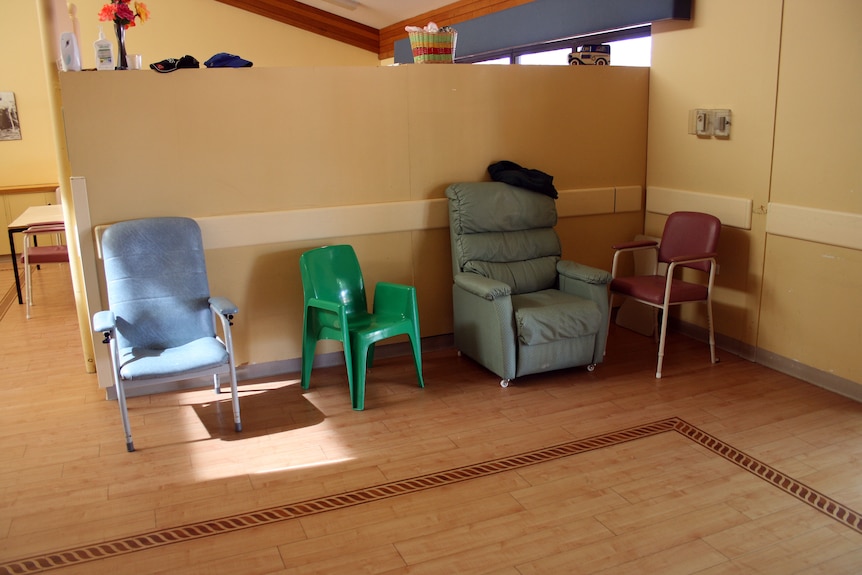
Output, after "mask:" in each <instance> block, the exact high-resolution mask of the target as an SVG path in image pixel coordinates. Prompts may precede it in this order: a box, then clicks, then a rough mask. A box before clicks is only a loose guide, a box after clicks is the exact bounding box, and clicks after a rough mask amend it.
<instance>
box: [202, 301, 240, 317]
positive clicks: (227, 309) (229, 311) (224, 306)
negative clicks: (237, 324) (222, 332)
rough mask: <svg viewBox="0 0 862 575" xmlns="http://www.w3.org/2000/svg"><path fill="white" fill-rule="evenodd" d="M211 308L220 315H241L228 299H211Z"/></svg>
mask: <svg viewBox="0 0 862 575" xmlns="http://www.w3.org/2000/svg"><path fill="white" fill-rule="evenodd" d="M209 304H210V308H211V309H212V310H213V311H214V312H216V313H217V314H219V315H234V314H237V313H239V308H237V307H236V305H235V304H234V303H233V302H232V301H230V300H229V299H228V298H226V297H211V298H210V299H209Z"/></svg>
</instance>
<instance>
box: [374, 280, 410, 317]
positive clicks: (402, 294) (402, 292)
mask: <svg viewBox="0 0 862 575" xmlns="http://www.w3.org/2000/svg"><path fill="white" fill-rule="evenodd" d="M415 301H416V288H415V287H413V286H408V285H403V284H394V283H390V282H378V283H377V285H376V286H375V287H374V307H373V309H372V311H373V313H383V314H389V313H394V314H397V315H405V316H412V315H413V311H414V309H415V303H414V302H415Z"/></svg>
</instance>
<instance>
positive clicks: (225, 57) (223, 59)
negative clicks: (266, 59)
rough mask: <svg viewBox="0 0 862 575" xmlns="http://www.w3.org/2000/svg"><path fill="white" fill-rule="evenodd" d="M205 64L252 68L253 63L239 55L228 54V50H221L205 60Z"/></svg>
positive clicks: (208, 66)
mask: <svg viewBox="0 0 862 575" xmlns="http://www.w3.org/2000/svg"><path fill="white" fill-rule="evenodd" d="M204 66H206V67H207V68H251V66H252V63H251V62H249V61H248V60H243V59H242V58H240V57H239V56H235V55H233V54H228V53H227V52H219V53H218V54H216V55H214V56H213V57H212V58H210V59H209V60H207V61H206V62H204Z"/></svg>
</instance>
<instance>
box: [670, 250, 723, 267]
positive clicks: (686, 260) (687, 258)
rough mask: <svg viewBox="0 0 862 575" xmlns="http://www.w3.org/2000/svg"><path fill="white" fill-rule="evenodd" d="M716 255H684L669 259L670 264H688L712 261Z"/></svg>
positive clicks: (710, 253) (706, 253)
mask: <svg viewBox="0 0 862 575" xmlns="http://www.w3.org/2000/svg"><path fill="white" fill-rule="evenodd" d="M717 255H718V254H717V253H715V252H704V253H702V254H686V255H684V256H676V257H672V258H670V263H672V264H690V263H694V262H702V261H705V260H711V259H714V258H715V257H716V256H717Z"/></svg>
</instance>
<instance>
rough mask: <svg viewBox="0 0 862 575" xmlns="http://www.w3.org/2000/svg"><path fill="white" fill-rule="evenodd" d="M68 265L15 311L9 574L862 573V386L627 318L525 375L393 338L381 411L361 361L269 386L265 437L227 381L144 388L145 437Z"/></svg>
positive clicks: (246, 395)
mask: <svg viewBox="0 0 862 575" xmlns="http://www.w3.org/2000/svg"><path fill="white" fill-rule="evenodd" d="M67 274H68V271H67V268H62V267H58V266H48V267H47V268H46V269H43V270H41V271H40V272H39V273H38V276H37V279H36V281H35V282H34V286H35V287H36V293H35V299H36V301H37V305H36V306H35V307H34V311H33V318H32V319H31V320H29V321H27V320H26V319H24V309H23V306H18V305H17V304H13V305H12V306H11V307H10V309H9V310H8V312H7V313H6V315H5V317H3V319H2V320H0V385H2V398H3V401H2V403H0V422H2V427H0V462H2V467H1V468H0V574H6V573H39V572H43V571H50V572H56V573H62V574H64V575H66V574H73V573H74V574H94V573H111V574H123V575H126V574H144V573H147V574H156V573H158V574H168V573H170V574H193V573H201V574H203V573H205V574H207V575H219V574H244V575H245V574H248V575H265V574H295V573H326V574H332V573H350V574H354V573H379V574H386V575H394V574H402V573H434V574H439V573H496V574H511V575H518V574H521V575H526V574H534V573H543V574H544V573H567V574H568V573H601V574H610V573H626V574H631V573H649V574H658V573H661V574H667V573H672V574H689V573H698V574H708V575H715V574H719V573H726V574H742V573H746V574H747V573H777V574H782V575H784V574H788V573H804V574H813V573H828V574H840V573H848V574H849V573H854V574H855V573H860V572H862V525H860V520H862V518H860V515H859V514H858V513H857V511H860V512H862V482H860V479H859V477H860V475H862V406H860V405H859V404H857V403H855V402H853V401H850V400H847V399H844V398H842V397H839V396H837V395H834V394H831V393H829V392H826V391H823V390H821V389H818V388H816V387H813V386H810V385H807V384H805V383H802V382H799V381H797V380H794V379H792V378H790V377H787V376H784V375H781V374H779V373H776V372H773V371H770V370H768V369H765V368H763V367H760V366H758V365H755V364H752V363H749V362H746V361H743V360H741V359H739V358H736V357H734V356H731V355H729V354H727V353H722V354H721V356H722V362H721V363H720V364H718V365H715V366H712V365H710V364H709V362H708V350H707V348H706V346H705V344H701V343H698V342H694V341H691V340H688V339H686V338H684V337H681V336H675V337H672V338H671V339H670V342H669V344H668V355H667V357H666V360H665V369H664V375H665V377H664V378H663V379H662V380H661V381H656V380H655V379H654V378H653V373H654V362H655V357H654V353H655V349H654V345H653V343H652V342H651V340H649V339H646V338H643V337H641V336H637V335H634V334H632V333H630V332H627V331H626V330H623V329H620V328H615V329H613V330H612V334H611V338H610V345H609V351H608V355H607V358H606V362H605V363H604V364H602V365H600V366H599V368H598V369H597V370H596V371H595V372H594V373H587V372H586V371H585V370H583V369H572V370H566V371H561V372H557V373H553V374H546V375H541V376H532V377H525V378H522V379H518V380H516V381H515V382H514V383H513V385H512V386H511V387H509V388H508V389H502V388H500V387H499V385H498V383H497V380H496V378H495V377H494V376H493V375H492V374H490V373H488V372H486V371H485V370H483V369H482V368H480V367H478V366H476V365H475V364H474V363H472V362H471V361H470V360H469V359H466V358H459V357H457V355H456V353H455V351H454V350H443V351H436V352H433V353H428V354H426V355H425V356H424V360H425V379H426V389H424V390H420V389H418V388H417V387H416V385H415V380H414V375H413V373H412V369H413V368H412V364H411V361H410V360H409V359H408V358H404V359H401V358H396V359H389V360H385V361H381V362H379V363H378V365H375V368H374V370H373V371H372V372H371V374H370V375H369V384H368V397H367V408H366V410H365V411H364V412H354V411H352V410H351V409H350V402H349V399H348V396H347V384H346V379H345V376H344V373H343V370H342V369H341V368H331V369H321V370H316V371H315V372H314V373H313V376H312V389H311V390H310V391H309V392H307V393H302V391H301V389H300V386H299V382H298V380H297V378H296V375H295V374H291V375H288V376H286V377H284V378H280V379H277V380H272V381H259V382H245V383H244V384H243V385H242V386H241V387H242V400H241V401H242V410H243V423H244V427H245V430H244V431H243V432H242V433H241V434H235V433H234V432H233V431H232V424H231V417H230V405H229V399H228V398H229V396H228V395H227V394H225V395H223V396H220V397H216V396H214V395H213V394H212V392H211V391H210V390H208V389H204V390H195V391H190V392H183V393H173V394H162V395H157V396H151V397H142V398H134V399H132V400H130V411H131V419H132V431H133V434H134V438H135V445H136V447H137V448H138V451H137V452H135V453H132V454H129V453H126V452H125V448H124V442H123V436H122V428H121V425H120V418H119V414H118V412H117V407H116V404H115V403H114V402H109V401H105V400H104V394H103V393H102V392H100V391H99V390H98V389H97V387H96V379H95V376H93V375H88V374H86V373H85V372H84V369H83V361H82V359H81V356H80V344H79V341H78V333H77V327H76V322H75V314H74V309H73V300H72V296H71V285H70V282H69V280H68V277H67ZM4 277H6V278H8V275H7V276H4ZM4 281H5V280H4ZM4 285H8V283H6V284H4ZM0 296H2V294H0ZM237 321H243V319H242V315H241V314H240V315H239V316H238V317H237ZM854 510H855V511H854Z"/></svg>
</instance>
